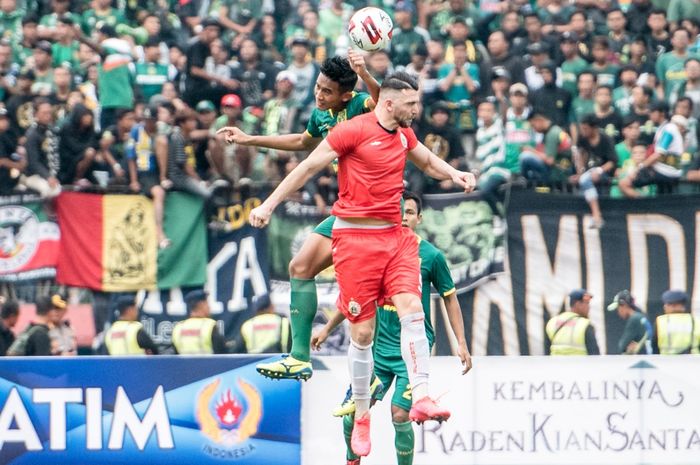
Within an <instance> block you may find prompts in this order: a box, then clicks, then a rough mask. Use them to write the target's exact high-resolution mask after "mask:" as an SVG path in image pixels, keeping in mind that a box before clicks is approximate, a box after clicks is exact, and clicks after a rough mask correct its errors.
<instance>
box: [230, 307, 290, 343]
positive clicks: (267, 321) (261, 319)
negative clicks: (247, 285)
mask: <svg viewBox="0 0 700 465" xmlns="http://www.w3.org/2000/svg"><path fill="white" fill-rule="evenodd" d="M253 309H254V310H255V313H256V314H255V316H254V317H252V318H250V319H248V320H247V321H245V322H244V323H243V325H242V326H241V339H240V341H239V344H237V346H236V351H241V350H242V349H245V352H247V353H249V354H269V353H280V352H287V351H289V344H290V342H291V341H290V337H289V319H288V318H286V317H284V316H282V315H279V314H278V313H275V307H274V306H273V305H272V301H271V300H270V296H269V295H267V294H265V295H263V296H260V297H259V298H257V299H256V300H255V301H253Z"/></svg>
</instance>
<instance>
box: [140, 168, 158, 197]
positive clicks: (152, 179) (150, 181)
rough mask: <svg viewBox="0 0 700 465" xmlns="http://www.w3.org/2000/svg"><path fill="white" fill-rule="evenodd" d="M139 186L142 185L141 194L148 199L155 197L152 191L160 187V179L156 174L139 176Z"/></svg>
mask: <svg viewBox="0 0 700 465" xmlns="http://www.w3.org/2000/svg"><path fill="white" fill-rule="evenodd" d="M138 179H139V184H141V191H140V192H141V193H142V194H143V195H145V196H147V197H153V194H151V189H153V188H154V187H155V186H160V178H159V177H158V175H156V174H150V173H149V174H139V178H138Z"/></svg>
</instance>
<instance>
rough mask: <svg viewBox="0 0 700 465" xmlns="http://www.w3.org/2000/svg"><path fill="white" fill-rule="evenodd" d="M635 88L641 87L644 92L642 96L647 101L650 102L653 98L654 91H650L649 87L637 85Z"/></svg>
mask: <svg viewBox="0 0 700 465" xmlns="http://www.w3.org/2000/svg"><path fill="white" fill-rule="evenodd" d="M636 87H641V88H642V92H644V95H646V96H647V98H648V99H650V100H651V99H652V98H653V97H654V89H652V88H651V87H648V86H641V85H638V86H636Z"/></svg>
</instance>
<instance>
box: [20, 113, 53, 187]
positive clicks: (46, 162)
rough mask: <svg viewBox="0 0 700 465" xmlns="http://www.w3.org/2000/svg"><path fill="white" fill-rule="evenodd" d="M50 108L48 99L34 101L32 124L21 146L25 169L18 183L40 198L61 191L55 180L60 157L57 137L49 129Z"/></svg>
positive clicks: (50, 128)
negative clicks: (22, 147) (24, 157)
mask: <svg viewBox="0 0 700 465" xmlns="http://www.w3.org/2000/svg"><path fill="white" fill-rule="evenodd" d="M53 124H54V119H53V107H52V105H51V103H50V102H49V101H48V100H45V99H39V100H36V101H35V103H34V124H33V125H32V126H31V127H30V128H29V130H28V131H27V135H26V141H25V144H24V147H25V149H26V151H27V169H26V174H25V176H22V178H20V183H21V184H22V185H24V186H25V187H28V188H29V189H32V190H34V191H37V192H38V193H39V195H41V196H42V197H43V198H53V197H55V196H57V195H58V194H59V193H60V192H61V184H60V183H59V181H58V172H59V170H60V157H59V154H58V137H57V136H56V134H55V132H54V128H53Z"/></svg>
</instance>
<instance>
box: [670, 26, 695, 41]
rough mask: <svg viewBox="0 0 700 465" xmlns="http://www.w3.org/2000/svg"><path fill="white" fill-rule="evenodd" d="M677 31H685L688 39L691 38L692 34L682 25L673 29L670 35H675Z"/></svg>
mask: <svg viewBox="0 0 700 465" xmlns="http://www.w3.org/2000/svg"><path fill="white" fill-rule="evenodd" d="M678 32H685V33H686V34H688V39H690V38H692V34H691V33H690V31H689V30H687V29H686V28H684V27H679V28H678V29H676V30H675V31H673V34H671V37H673V36H675V35H676V34H677V33H678Z"/></svg>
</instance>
